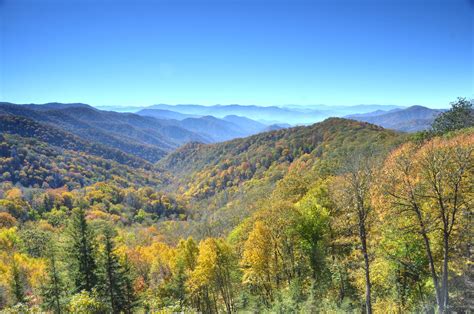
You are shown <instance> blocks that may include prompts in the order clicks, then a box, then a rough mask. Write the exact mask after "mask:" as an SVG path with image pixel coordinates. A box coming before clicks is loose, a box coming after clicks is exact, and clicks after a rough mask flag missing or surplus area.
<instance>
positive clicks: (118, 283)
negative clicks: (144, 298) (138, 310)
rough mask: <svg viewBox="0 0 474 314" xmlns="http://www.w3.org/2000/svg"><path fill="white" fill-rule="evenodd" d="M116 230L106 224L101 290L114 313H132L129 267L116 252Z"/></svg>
mask: <svg viewBox="0 0 474 314" xmlns="http://www.w3.org/2000/svg"><path fill="white" fill-rule="evenodd" d="M114 236H115V231H114V230H113V229H112V227H110V226H106V227H105V229H104V232H103V243H104V248H103V251H102V252H101V254H100V264H99V292H100V293H101V294H103V297H104V299H106V300H107V302H108V303H109V309H110V310H111V312H113V313H121V312H125V313H131V310H132V307H133V306H132V305H133V293H132V284H131V280H130V278H129V273H128V272H129V268H128V267H124V266H123V265H122V264H120V261H119V257H118V256H117V253H116V252H115V243H114V240H113V237H114Z"/></svg>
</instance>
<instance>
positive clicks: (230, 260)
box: [187, 238, 236, 313]
mask: <svg viewBox="0 0 474 314" xmlns="http://www.w3.org/2000/svg"><path fill="white" fill-rule="evenodd" d="M235 267H236V265H235V257H234V254H233V252H232V250H231V248H230V246H229V245H228V244H227V243H226V242H225V241H224V240H222V239H215V238H207V239H205V240H203V241H201V243H199V255H198V258H197V265H196V268H195V269H194V271H193V272H192V273H191V276H190V280H189V281H188V283H187V285H188V287H189V289H190V291H191V293H192V294H195V295H196V294H197V295H198V296H200V299H202V300H203V302H202V303H201V302H199V303H198V305H199V308H198V310H200V311H203V312H208V313H214V312H219V310H218V305H219V304H218V299H220V300H221V301H222V302H223V303H224V306H225V309H226V312H227V313H232V312H233V311H234V288H235V287H234V285H233V276H232V273H233V271H234V270H235Z"/></svg>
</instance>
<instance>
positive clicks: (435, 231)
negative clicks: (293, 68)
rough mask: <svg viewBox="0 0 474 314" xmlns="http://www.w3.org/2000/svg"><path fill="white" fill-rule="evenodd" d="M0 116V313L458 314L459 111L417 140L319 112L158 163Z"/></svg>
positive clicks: (462, 236)
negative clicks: (306, 121) (308, 120)
mask: <svg viewBox="0 0 474 314" xmlns="http://www.w3.org/2000/svg"><path fill="white" fill-rule="evenodd" d="M79 109H81V110H83V109H84V108H79ZM88 110H89V109H88ZM35 112H36V111H35ZM0 121H1V124H0V125H1V127H0V130H1V132H2V134H1V136H0V169H1V176H0V309H1V310H2V311H4V312H6V313H28V312H31V313H34V312H41V311H43V312H51V313H65V312H68V313H132V312H133V313H134V312H145V311H147V312H165V313H168V312H183V311H184V312H196V311H198V312H203V313H218V312H219V313H221V312H227V313H232V312H239V311H241V312H271V313H275V312H277V313H318V312H328V313H334V312H340V313H345V312H361V311H367V312H369V313H371V312H376V313H387V312H397V313H405V312H433V311H438V312H449V311H457V312H468V311H469V308H470V306H472V299H471V297H470V295H469V292H470V291H469V289H470V287H471V286H472V278H471V277H470V271H471V269H470V267H471V264H472V257H471V256H470V242H471V238H472V227H471V222H470V219H471V213H472V200H473V196H474V195H473V194H474V183H473V181H472V178H473V177H474V167H473V165H474V160H473V153H474V152H473V150H474V129H473V124H474V123H473V119H472V104H470V102H465V101H464V100H462V99H461V100H460V101H459V102H458V103H456V104H454V105H453V109H451V110H450V111H447V112H446V113H443V114H442V115H440V116H439V117H438V118H437V119H436V121H435V122H434V124H433V129H432V131H430V132H423V133H416V134H413V135H408V134H404V133H398V132H395V131H390V130H386V129H383V128H381V127H378V126H374V125H371V124H368V123H365V122H357V121H354V120H347V119H341V118H331V119H327V120H325V121H323V122H321V123H317V124H314V125H311V126H307V127H294V128H289V129H284V130H276V131H271V132H266V133H261V134H257V135H253V136H250V137H247V138H241V139H235V140H232V141H228V142H223V143H217V144H202V143H197V142H192V143H188V144H186V145H184V146H182V147H180V148H179V149H177V150H176V151H174V152H172V153H170V154H168V155H167V156H166V157H164V158H161V160H160V161H159V162H158V163H156V164H152V163H151V162H150V160H153V158H147V160H148V161H146V160H145V158H140V154H130V153H129V152H127V150H125V149H123V150H122V149H120V148H117V147H111V146H108V145H105V146H101V145H103V144H98V143H96V142H91V143H89V142H87V141H85V140H84V139H83V137H81V136H78V135H77V134H76V133H74V135H73V134H71V133H69V132H67V131H66V130H64V129H62V128H61V129H59V128H56V127H53V126H51V125H49V124H48V125H44V124H42V123H39V122H37V121H32V119H31V118H26V117H25V116H24V115H15V114H13V113H11V112H9V113H8V115H5V116H2V117H1V120H0ZM157 160H158V159H157Z"/></svg>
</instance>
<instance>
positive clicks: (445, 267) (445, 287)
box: [442, 234, 449, 311]
mask: <svg viewBox="0 0 474 314" xmlns="http://www.w3.org/2000/svg"><path fill="white" fill-rule="evenodd" d="M443 240H444V243H443V244H444V260H443V280H442V291H443V296H442V297H443V303H442V304H443V310H444V311H447V310H448V305H449V290H448V271H449V269H448V264H449V250H448V248H449V235H448V234H444V239H443Z"/></svg>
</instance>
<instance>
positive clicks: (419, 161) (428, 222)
mask: <svg viewBox="0 0 474 314" xmlns="http://www.w3.org/2000/svg"><path fill="white" fill-rule="evenodd" d="M473 144H474V136H473V135H469V134H466V135H463V134H461V135H458V136H456V137H454V138H434V139H432V140H431V141H429V142H427V143H425V144H422V145H421V146H417V145H415V144H412V143H407V144H405V145H403V146H402V147H400V148H399V149H397V150H395V151H394V152H393V153H392V154H391V156H390V157H389V158H388V160H387V162H386V164H385V167H384V168H383V172H382V174H381V181H382V182H383V183H382V184H383V190H382V192H381V201H380V206H381V207H382V208H384V210H385V211H386V212H387V217H388V218H387V219H394V218H395V219H396V218H397V216H400V215H404V216H408V215H409V216H408V217H410V219H411V220H409V221H408V222H405V223H404V224H403V225H401V226H403V229H404V230H405V231H412V232H417V233H419V234H421V236H422V237H423V241H424V246H425V253H426V256H427V258H428V261H429V267H430V273H431V278H432V281H433V286H434V290H435V291H434V292H435V296H436V303H437V306H438V310H439V311H440V312H444V311H448V310H449V287H448V276H449V268H450V256H451V254H452V253H453V246H454V244H453V242H452V236H453V235H455V234H458V233H459V232H461V233H462V232H463V231H462V230H460V228H461V227H462V226H463V219H465V217H466V215H468V213H469V211H470V210H471V206H472V204H471V203H472V191H473V190H474V187H473V182H472V180H470V179H469V178H472V176H473V167H472V165H473V164H474V163H473V159H472V153H473V149H474V145H473ZM397 221H400V220H397ZM433 242H435V243H440V244H441V247H442V255H441V256H442V257H440V259H441V260H442V261H439V260H437V254H435V253H436V252H435V251H434V248H433ZM439 264H441V265H442V266H441V269H438V268H437V265H439ZM440 281H441V282H440Z"/></svg>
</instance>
